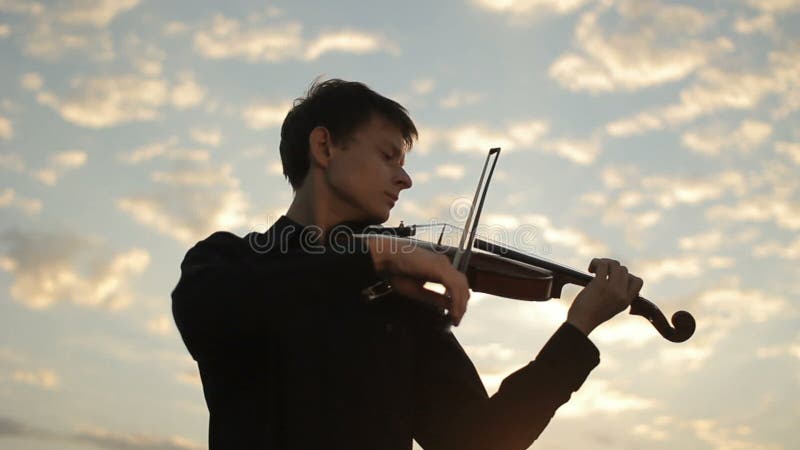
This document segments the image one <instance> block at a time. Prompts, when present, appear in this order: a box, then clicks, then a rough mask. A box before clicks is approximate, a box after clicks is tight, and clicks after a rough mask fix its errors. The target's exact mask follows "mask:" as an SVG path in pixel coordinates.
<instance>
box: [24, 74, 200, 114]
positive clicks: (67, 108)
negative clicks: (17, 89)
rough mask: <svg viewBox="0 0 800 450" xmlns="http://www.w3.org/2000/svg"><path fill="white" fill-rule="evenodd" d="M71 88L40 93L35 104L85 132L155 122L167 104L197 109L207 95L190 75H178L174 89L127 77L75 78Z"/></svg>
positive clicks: (156, 80) (151, 80) (157, 81)
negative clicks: (66, 91) (40, 105)
mask: <svg viewBox="0 0 800 450" xmlns="http://www.w3.org/2000/svg"><path fill="white" fill-rule="evenodd" d="M35 84H36V83H31V86H33V85H35ZM40 87H41V86H40ZM70 87H71V91H70V92H69V93H67V94H64V95H57V94H54V93H52V92H48V91H45V90H39V91H38V93H37V100H38V102H39V103H41V104H43V105H47V106H49V107H51V108H53V109H54V110H55V111H57V112H58V113H59V114H60V115H61V117H62V118H63V119H64V120H66V121H67V122H70V123H73V124H76V125H80V126H84V127H88V128H106V127H111V126H115V125H119V124H122V123H127V122H141V121H148V120H154V119H156V118H157V117H159V116H160V108H161V107H163V106H164V105H166V104H167V103H171V104H172V105H173V106H174V107H176V108H178V109H185V108H189V107H192V106H196V105H198V104H199V103H200V102H201V101H202V100H203V98H204V97H205V93H206V89H205V88H204V87H202V86H200V85H199V84H197V83H196V82H195V80H194V77H193V75H192V74H191V73H182V74H180V75H179V77H178V82H177V83H175V84H174V85H173V86H170V85H169V84H168V83H167V81H166V80H163V79H159V78H149V77H143V76H140V75H134V74H128V75H119V76H104V77H91V78H80V77H79V78H74V79H73V80H72V81H71V82H70Z"/></svg>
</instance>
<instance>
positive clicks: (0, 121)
mask: <svg viewBox="0 0 800 450" xmlns="http://www.w3.org/2000/svg"><path fill="white" fill-rule="evenodd" d="M12 137H14V127H13V126H11V121H10V120H8V119H6V118H5V117H3V116H0V139H6V140H8V139H11V138H12Z"/></svg>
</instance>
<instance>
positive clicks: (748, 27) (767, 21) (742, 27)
mask: <svg viewBox="0 0 800 450" xmlns="http://www.w3.org/2000/svg"><path fill="white" fill-rule="evenodd" d="M733 28H734V29H735V30H736V32H737V33H740V34H753V33H764V34H773V33H774V32H775V17H774V16H772V15H771V14H760V15H758V16H754V17H751V18H744V17H739V18H737V19H736V22H735V23H734V26H733Z"/></svg>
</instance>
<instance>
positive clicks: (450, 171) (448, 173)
mask: <svg viewBox="0 0 800 450" xmlns="http://www.w3.org/2000/svg"><path fill="white" fill-rule="evenodd" d="M435 171H436V176H438V177H441V178H449V179H451V180H460V179H461V178H464V166H462V165H458V164H442V165H440V166H436V169H435Z"/></svg>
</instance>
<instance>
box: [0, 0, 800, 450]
mask: <svg viewBox="0 0 800 450" xmlns="http://www.w3.org/2000/svg"><path fill="white" fill-rule="evenodd" d="M0 58H2V59H1V61H2V65H0V86H2V88H0V219H1V221H0V450H45V449H48V450H50V449H53V450H55V449H58V450H91V449H98V448H101V449H110V450H121V449H125V450H145V449H147V450H156V449H158V450H160V449H164V450H187V449H204V448H206V446H207V443H206V439H207V432H208V412H207V410H206V406H205V402H204V399H203V393H202V388H201V385H200V380H199V376H198V374H197V369H196V365H195V363H194V361H192V359H191V358H190V356H189V354H188V353H187V352H186V349H185V347H184V345H183V343H182V341H181V339H180V336H179V335H178V333H177V330H176V328H175V325H174V322H173V319H172V315H171V312H170V297H169V294H170V292H171V290H172V289H173V287H174V286H175V283H176V282H177V280H178V277H179V274H180V271H179V264H180V262H181V260H182V258H183V255H184V254H185V252H186V251H187V250H188V248H189V247H191V246H192V245H194V243H195V242H197V241H198V240H201V239H203V238H205V237H206V236H208V235H209V234H211V233H212V232H214V231H216V230H230V231H232V232H234V233H236V234H238V235H244V234H246V233H247V232H249V231H252V230H258V231H263V230H264V229H266V228H267V227H268V226H269V225H270V224H271V223H272V222H274V221H275V220H276V219H277V218H278V217H279V216H280V215H281V214H283V213H284V212H285V211H286V208H287V207H288V205H289V202H290V201H291V198H292V191H291V188H290V186H289V184H288V182H286V180H285V179H284V177H283V176H282V174H281V166H280V159H279V155H278V143H279V128H280V124H281V122H282V121H283V118H284V116H285V114H286V112H287V111H288V108H289V107H290V105H291V102H292V100H293V99H294V98H296V97H299V96H301V95H302V94H303V93H304V91H305V89H306V88H307V87H308V86H309V84H310V83H311V82H312V81H313V80H314V79H315V78H316V77H322V78H332V77H336V78H344V79H348V80H357V81H362V82H365V83H366V84H368V85H369V86H370V87H372V88H373V89H375V90H377V91H378V92H380V93H382V94H384V95H386V96H389V97H391V98H393V99H395V100H397V101H399V102H401V103H402V104H403V105H405V106H406V107H407V108H408V110H409V112H410V114H411V116H412V118H413V119H414V120H415V121H416V123H417V125H418V127H419V129H420V140H419V142H418V144H417V145H416V146H415V147H414V149H413V150H412V152H411V153H410V154H409V155H408V157H407V160H406V167H407V169H408V172H409V173H410V175H411V177H412V179H413V181H414V186H413V188H412V189H410V190H408V191H404V192H403V194H402V195H401V198H400V201H399V202H398V204H397V206H396V207H395V209H394V210H393V212H392V216H391V218H390V220H389V222H388V225H392V226H394V225H397V224H398V223H399V221H400V220H403V221H404V222H405V223H406V224H410V223H430V222H448V223H452V224H454V225H461V223H460V222H459V220H462V219H463V217H458V212H459V209H460V207H462V206H463V204H464V201H465V199H471V198H472V194H473V189H474V187H475V184H476V183H477V179H478V175H479V170H480V168H481V165H482V163H483V160H484V158H485V155H486V152H487V151H488V149H489V148H490V147H502V149H503V150H502V153H501V155H500V158H499V161H498V164H497V170H496V173H495V180H494V182H493V184H492V186H491V188H490V192H489V196H488V198H487V201H486V206H485V207H484V216H483V218H482V224H483V225H484V226H485V228H486V229H490V230H492V231H493V232H496V233H497V234H499V235H502V236H504V237H505V238H508V239H512V240H514V241H515V242H514V243H515V244H516V245H517V246H518V247H521V248H523V249H524V250H526V251H529V252H531V253H535V254H538V255H541V256H546V257H548V258H550V259H554V260H556V261H560V262H563V263H565V264H569V265H572V266H575V267H577V268H580V269H582V270H583V269H586V266H587V265H588V262H589V261H590V260H591V259H592V258H593V257H601V256H605V257H611V258H616V259H619V260H620V261H622V262H623V264H625V265H627V266H628V268H629V270H630V271H631V272H632V273H635V274H637V275H639V276H641V277H642V278H643V279H644V281H645V283H644V288H643V290H642V295H643V296H645V297H647V298H649V299H651V300H653V301H654V302H655V303H657V304H658V305H660V307H661V308H662V310H664V312H665V313H667V314H668V315H671V313H672V312H674V311H677V310H680V309H685V310H687V311H690V312H692V314H693V315H694V316H695V318H696V319H697V326H698V328H697V332H696V334H695V336H694V337H693V338H692V339H690V340H689V341H687V342H686V343H683V344H673V343H670V342H668V341H666V340H664V339H662V338H661V337H660V336H659V335H658V334H657V333H656V332H655V330H653V328H652V327H651V326H650V325H649V324H648V323H647V322H646V321H644V320H643V319H641V318H638V317H632V316H628V315H627V314H621V315H620V316H619V317H617V318H615V319H613V320H612V321H611V322H609V323H607V324H605V325H603V326H602V327H600V328H598V329H597V330H596V331H595V332H594V333H592V335H591V336H590V338H591V339H592V341H593V342H594V343H595V344H596V345H597V347H598V348H599V349H600V354H601V363H600V366H599V367H598V368H596V369H595V370H594V371H593V372H592V374H591V375H590V377H589V379H588V380H587V382H586V383H585V384H584V385H583V387H582V388H581V390H580V391H579V392H578V393H577V394H575V395H574V396H573V398H572V400H571V401H570V402H569V403H568V404H567V405H565V406H564V407H562V408H561V409H560V410H559V411H558V413H557V414H556V417H555V418H554V419H553V421H552V422H551V424H550V426H549V427H548V428H547V429H546V430H545V432H544V433H543V434H542V436H541V437H540V439H539V440H538V441H537V442H536V444H535V445H534V448H536V449H553V450H555V449H588V450H596V449H612V448H613V449H645V450H650V449H653V450H656V449H719V450H721V449H790V448H798V445H800V444H798V442H800V438H799V437H798V435H797V433H798V431H797V424H798V423H800V316H799V315H798V314H800V302H799V301H798V298H800V265H798V261H800V237H799V235H798V230H800V176H798V173H800V126H799V125H800V122H799V121H798V118H799V117H800V112H799V111H800V1H798V0H717V1H708V2H682V3H678V2H670V3H667V2H660V1H647V0H645V1H617V0H608V1H591V0H458V1H456V0H445V1H418V0H411V1H406V2H397V1H393V2H384V1H372V2H357V1H352V0H344V1H336V2H309V1H294V2H292V1H287V0H282V1H275V2H264V1H252V0H251V1H245V0H229V1H226V2H219V1H218V2H214V1H209V0H196V1H189V0H169V1H157V0H63V1H52V2H33V1H24V0H0ZM524 230H535V233H534V234H533V235H530V234H528V235H527V237H528V239H526V240H520V239H519V237H520V235H521V234H522V233H521V231H524ZM577 292H578V288H576V287H574V286H573V287H570V288H568V289H567V290H566V292H565V296H564V297H565V298H564V299H562V300H556V301H551V302H546V303H538V304H530V303H525V302H516V301H513V300H505V299H500V298H496V297H491V296H486V295H482V294H473V297H472V300H471V301H470V306H469V311H468V312H467V314H466V316H465V318H464V321H463V322H462V325H461V326H460V327H458V328H456V329H455V334H456V335H457V337H458V338H459V340H460V342H461V343H462V344H463V346H464V347H465V349H466V351H467V353H468V354H469V355H470V357H471V358H472V359H473V361H474V363H475V365H476V367H477V368H478V370H479V372H480V374H481V376H482V378H483V380H484V383H485V385H486V387H487V390H489V392H490V393H492V392H494V391H495V390H496V389H497V387H498V385H499V383H500V381H501V380H502V379H503V377H505V376H506V375H508V374H510V373H511V372H513V371H514V370H516V369H517V368H519V367H521V366H522V365H524V364H526V363H527V362H528V361H530V360H531V359H532V358H533V357H534V356H535V355H536V353H537V352H538V351H539V349H540V348H541V346H542V345H543V344H544V342H545V341H546V340H547V338H548V337H549V336H550V335H551V334H552V332H553V331H554V330H555V329H556V328H557V327H558V326H559V324H560V323H562V322H563V321H564V320H565V319H566V311H567V308H568V306H569V301H570V300H571V299H572V298H573V297H574V295H575V294H576V293H577ZM335 447H336V444H332V448H335Z"/></svg>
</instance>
